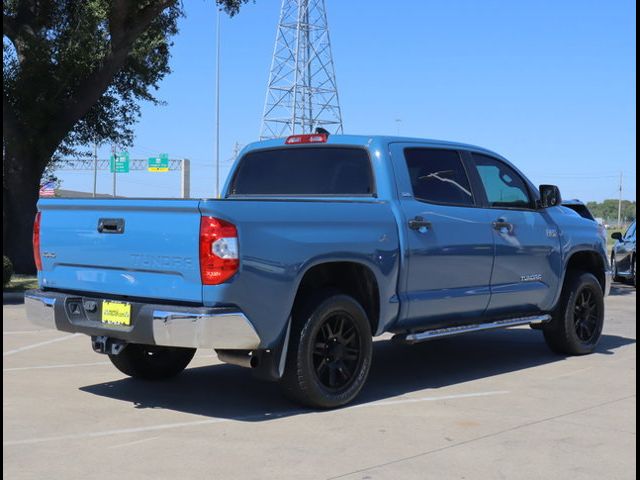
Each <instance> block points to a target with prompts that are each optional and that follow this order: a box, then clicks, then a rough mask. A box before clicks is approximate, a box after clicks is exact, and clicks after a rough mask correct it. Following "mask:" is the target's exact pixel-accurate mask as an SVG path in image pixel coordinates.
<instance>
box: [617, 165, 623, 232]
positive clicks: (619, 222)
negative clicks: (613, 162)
mask: <svg viewBox="0 0 640 480" xmlns="http://www.w3.org/2000/svg"><path fill="white" fill-rule="evenodd" d="M622 181H623V173H622V172H620V197H619V198H618V227H619V226H620V225H621V224H622V223H621V219H622Z"/></svg>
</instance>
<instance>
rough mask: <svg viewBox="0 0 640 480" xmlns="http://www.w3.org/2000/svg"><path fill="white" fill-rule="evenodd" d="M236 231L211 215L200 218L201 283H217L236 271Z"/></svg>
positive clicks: (228, 277)
mask: <svg viewBox="0 0 640 480" xmlns="http://www.w3.org/2000/svg"><path fill="white" fill-rule="evenodd" d="M238 265H239V260H238V231H237V230H236V227H235V225H233V224H231V223H229V222H225V221H224V220H220V219H219V218H213V217H202V218H201V219H200V277H201V279H202V284H203V285H218V284H220V283H224V282H226V281H227V280H229V279H230V278H231V277H232V276H233V275H235V273H236V272H237V271H238Z"/></svg>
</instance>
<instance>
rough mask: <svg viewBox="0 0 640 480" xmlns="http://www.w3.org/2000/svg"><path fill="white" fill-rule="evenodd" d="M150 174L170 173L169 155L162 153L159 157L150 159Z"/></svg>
mask: <svg viewBox="0 0 640 480" xmlns="http://www.w3.org/2000/svg"><path fill="white" fill-rule="evenodd" d="M147 170H149V171H150V172H168V171H169V154H167V153H161V154H160V155H158V156H157V157H149V166H148V168H147Z"/></svg>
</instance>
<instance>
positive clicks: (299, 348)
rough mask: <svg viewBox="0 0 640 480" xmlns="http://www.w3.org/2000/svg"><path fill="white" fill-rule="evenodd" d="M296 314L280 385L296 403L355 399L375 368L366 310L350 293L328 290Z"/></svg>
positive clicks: (332, 404) (321, 403) (321, 404)
mask: <svg viewBox="0 0 640 480" xmlns="http://www.w3.org/2000/svg"><path fill="white" fill-rule="evenodd" d="M298 310H299V311H298V312H294V317H293V323H292V326H291V340H290V343H289V349H288V352H287V362H286V365H285V371H284V375H283V377H282V379H281V380H280V386H281V388H282V391H283V393H284V395H285V396H287V397H288V398H289V399H291V400H293V401H294V402H297V403H301V404H303V405H306V406H309V407H314V408H335V407H339V406H342V405H345V404H347V403H349V402H350V401H352V400H353V399H354V398H355V397H356V396H357V395H358V393H360V390H361V389H362V387H363V385H364V383H365V381H366V379H367V376H368V374H369V368H370V366H371V357H372V351H373V348H372V335H371V327H370V325H369V320H368V319H367V314H366V313H365V311H364V309H363V308H362V306H361V305H360V304H359V303H358V302H357V301H356V300H354V299H353V298H352V297H350V296H348V295H342V294H336V293H335V292H324V293H322V294H319V295H318V296H314V297H311V298H310V299H309V300H307V302H306V304H305V305H304V306H303V307H302V308H300V309H298Z"/></svg>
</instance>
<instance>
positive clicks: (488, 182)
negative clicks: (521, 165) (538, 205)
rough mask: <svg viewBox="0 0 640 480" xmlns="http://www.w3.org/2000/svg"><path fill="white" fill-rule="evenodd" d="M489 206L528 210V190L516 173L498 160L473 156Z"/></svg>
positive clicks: (485, 156) (529, 202) (529, 199)
mask: <svg viewBox="0 0 640 480" xmlns="http://www.w3.org/2000/svg"><path fill="white" fill-rule="evenodd" d="M473 160H474V161H475V164H476V167H477V169H478V173H479V174H480V179H481V180H482V184H483V185H484V189H485V192H486V193H487V200H488V201H489V205H490V206H491V207H495V208H530V207H531V205H532V202H531V197H530V196H529V189H528V188H527V185H526V184H525V182H524V180H523V179H522V177H520V175H518V173H517V172H516V171H515V170H514V169H513V168H511V167H510V166H509V165H507V164H506V163H504V162H501V161H500V160H497V159H495V158H493V157H489V156H487V155H481V154H478V153H474V154H473Z"/></svg>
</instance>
